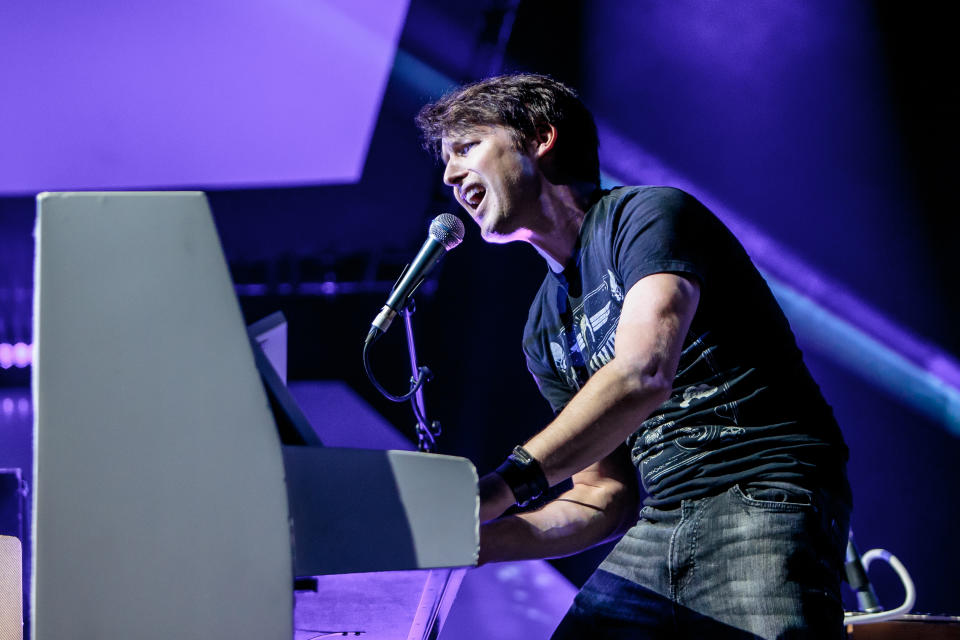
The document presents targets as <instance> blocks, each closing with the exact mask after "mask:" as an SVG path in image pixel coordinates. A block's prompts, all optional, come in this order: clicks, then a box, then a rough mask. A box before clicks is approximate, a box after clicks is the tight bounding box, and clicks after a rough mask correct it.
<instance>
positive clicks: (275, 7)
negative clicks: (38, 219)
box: [0, 0, 408, 193]
mask: <svg viewBox="0 0 960 640" xmlns="http://www.w3.org/2000/svg"><path fill="white" fill-rule="evenodd" d="M407 4H408V0H317V1H315V2H310V1H306V0H281V1H279V2H228V1H227V0H212V1H210V2H203V3H194V2H189V1H187V0H171V1H170V2H164V3H157V4H153V3H147V4H142V3H137V4H129V3H123V2H119V1H118V0H105V1H104V2H97V3H94V4H93V5H89V4H73V3H63V2H54V3H35V2H13V3H6V4H5V6H4V8H3V11H2V16H3V17H2V19H0V59H2V60H4V64H3V65H0V86H3V88H4V96H5V99H4V100H2V101H0V139H2V140H3V144H2V145H0V193H35V192H37V191H43V190H50V191H60V190H68V191H69V190H78V189H129V188H144V187H170V186H195V187H196V186H199V187H227V186H250V185H289V184H304V183H307V184H320V183H348V182H355V181H356V180H358V179H359V177H360V174H361V172H362V169H363V164H364V161H365V158H366V153H367V147H368V145H369V142H370V137H371V135H372V133H373V127H374V123H375V121H376V117H377V113H378V111H379V108H380V101H381V99H382V97H383V92H384V89H385V87H386V82H387V78H388V76H389V73H390V68H391V65H392V63H393V58H394V53H395V49H396V43H397V40H398V38H399V34H400V29H401V27H402V26H403V21H404V18H405V16H406V10H407Z"/></svg>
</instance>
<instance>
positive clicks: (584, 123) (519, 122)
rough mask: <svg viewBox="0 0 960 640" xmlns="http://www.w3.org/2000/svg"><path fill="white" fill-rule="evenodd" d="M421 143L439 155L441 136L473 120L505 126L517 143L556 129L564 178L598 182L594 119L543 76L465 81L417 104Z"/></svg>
mask: <svg viewBox="0 0 960 640" xmlns="http://www.w3.org/2000/svg"><path fill="white" fill-rule="evenodd" d="M416 122H417V126H418V127H420V131H421V132H422V133H423V146H424V148H425V149H427V150H428V151H431V152H433V154H434V155H435V156H437V157H439V156H440V141H441V139H442V138H443V137H444V136H448V137H449V136H455V135H460V134H463V133H466V132H468V131H469V130H471V129H473V128H474V127H478V126H496V125H499V126H502V127H506V128H507V129H509V130H510V131H511V133H512V135H513V139H514V142H515V143H516V144H517V148H518V149H521V148H523V147H524V146H525V145H526V143H528V142H530V141H532V140H535V139H536V136H537V128H538V127H539V126H541V125H543V124H551V125H553V126H554V127H556V129H557V132H558V134H559V135H558V138H557V145H556V147H555V153H556V165H555V168H556V169H557V171H558V172H560V175H561V176H562V178H563V179H565V180H570V181H577V182H580V181H582V182H588V183H591V184H593V185H595V186H599V184H600V160H599V156H598V153H597V146H598V140H597V125H596V124H595V123H594V121H593V116H592V115H591V114H590V111H589V110H588V109H587V108H586V106H584V104H583V102H581V101H580V98H578V97H577V94H576V92H575V91H574V90H573V89H571V88H570V87H568V86H566V85H565V84H563V83H561V82H558V81H556V80H554V79H553V78H550V77H548V76H543V75H537V74H532V73H520V74H512V75H504V76H495V77H493V78H487V79H485V80H480V81H479V82H474V83H472V84H468V85H464V86H463V87H460V88H459V89H455V90H454V91H452V92H450V93H448V94H446V95H445V96H443V97H442V98H440V99H439V100H437V101H436V102H432V103H430V104H428V105H425V106H424V107H423V108H422V109H420V113H418V114H417V118H416Z"/></svg>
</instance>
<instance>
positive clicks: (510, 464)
mask: <svg viewBox="0 0 960 640" xmlns="http://www.w3.org/2000/svg"><path fill="white" fill-rule="evenodd" d="M497 475H499V476H500V477H501V478H503V481H504V482H506V483H507V486H508V487H510V491H511V492H513V497H514V499H515V501H516V504H517V505H519V506H521V507H524V506H526V505H528V504H530V502H532V501H534V500H536V499H537V498H539V497H540V496H541V495H543V494H544V492H546V491H547V489H549V488H550V485H549V483H548V482H547V476H546V474H544V472H543V468H542V467H541V466H540V463H539V462H537V460H536V459H535V458H534V457H533V456H532V455H530V453H529V452H528V451H527V450H526V449H524V448H523V447H521V446H519V445H518V446H516V447H514V449H513V452H512V453H511V454H510V455H509V456H507V459H506V460H505V461H504V462H503V464H501V465H500V466H499V467H497Z"/></svg>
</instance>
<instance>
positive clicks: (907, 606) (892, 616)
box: [843, 531, 917, 625]
mask: <svg viewBox="0 0 960 640" xmlns="http://www.w3.org/2000/svg"><path fill="white" fill-rule="evenodd" d="M878 558H879V559H881V560H883V561H884V562H886V563H887V564H888V565H890V567H891V568H892V569H893V570H894V571H895V572H896V573H897V577H899V578H900V582H901V583H902V584H903V590H904V597H903V602H902V603H901V604H900V605H899V606H898V607H896V608H894V609H891V610H889V611H884V610H883V607H882V606H880V603H879V602H878V601H877V595H876V594H875V593H874V592H873V587H872V586H871V585H870V581H869V579H868V578H867V569H869V568H870V564H871V563H872V562H873V561H874V560H876V559H878ZM846 573H847V582H848V583H849V584H850V587H851V588H852V589H853V590H854V592H855V593H856V594H857V606H859V607H860V608H861V611H847V612H846V613H845V615H844V618H843V622H844V624H846V625H858V624H866V623H872V622H880V621H883V620H896V619H899V618H903V617H904V616H905V615H906V614H908V613H910V610H911V609H912V608H913V605H914V603H915V602H916V600H917V591H916V589H915V588H914V586H913V579H912V578H910V574H909V573H908V572H907V568H906V567H904V566H903V563H902V562H900V560H898V559H897V557H896V556H895V555H893V554H892V553H890V552H889V551H887V550H886V549H870V550H869V551H867V552H866V553H864V554H863V555H862V556H861V555H860V554H859V553H858V552H857V548H856V545H854V542H853V532H852V531H851V532H850V535H849V537H848V539H847V562H846Z"/></svg>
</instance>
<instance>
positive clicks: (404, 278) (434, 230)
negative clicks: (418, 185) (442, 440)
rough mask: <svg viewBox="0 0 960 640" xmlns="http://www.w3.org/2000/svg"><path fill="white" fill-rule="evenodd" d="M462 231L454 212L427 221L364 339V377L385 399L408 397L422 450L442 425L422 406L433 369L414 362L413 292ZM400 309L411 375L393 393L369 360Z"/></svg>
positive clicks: (433, 442)
mask: <svg viewBox="0 0 960 640" xmlns="http://www.w3.org/2000/svg"><path fill="white" fill-rule="evenodd" d="M463 235H464V228H463V223H462V222H461V221H460V219H459V218H458V217H456V216H455V215H453V214H450V213H441V214H440V215H439V216H437V217H436V218H434V219H433V222H431V223H430V229H429V237H428V238H427V240H426V242H424V243H423V246H422V247H420V251H419V252H418V253H417V256H416V257H415V258H414V259H413V262H412V263H410V264H409V265H407V266H406V267H404V269H403V272H402V273H401V274H400V278H399V279H398V280H397V284H396V285H394V287H393V291H391V292H390V297H389V298H387V303H386V304H385V305H384V306H383V309H381V310H380V313H379V314H377V317H376V318H374V320H373V322H372V323H371V326H370V331H369V333H367V337H366V340H364V343H363V368H364V371H366V373H367V377H368V378H369V379H370V382H371V384H373V386H374V387H376V389H377V391H379V392H380V393H381V394H382V395H383V396H384V397H385V398H387V399H388V400H391V401H393V402H406V401H407V400H410V405H411V407H412V408H413V415H414V416H415V417H416V420H417V425H416V432H417V448H418V449H419V450H420V451H425V452H429V451H434V450H435V449H436V439H437V436H438V435H440V430H441V427H440V423H439V422H437V421H436V420H428V419H427V416H426V409H425V408H424V403H423V385H424V383H425V382H427V381H429V380H431V379H432V378H433V372H431V371H430V369H429V368H428V367H425V366H420V365H418V364H417V350H416V346H415V344H414V338H413V319H412V318H413V313H414V311H415V308H416V305H415V303H414V300H413V297H412V296H413V293H414V292H415V291H416V290H417V287H419V286H420V284H421V283H422V282H423V280H424V278H426V277H427V275H428V274H429V273H430V271H431V270H432V269H433V267H434V266H436V264H437V262H438V261H439V260H440V258H442V257H443V256H444V255H445V254H446V252H447V251H450V250H451V249H453V248H454V247H456V246H457V245H459V244H460V243H461V242H463ZM401 311H402V312H403V319H404V322H405V324H406V329H407V350H408V351H409V353H410V368H411V372H412V376H411V378H410V389H409V390H408V391H407V392H406V393H404V394H402V395H396V394H393V393H390V392H389V391H387V390H386V388H384V387H383V385H381V384H380V382H379V381H378V380H377V378H376V376H375V375H374V374H373V368H372V366H371V364H370V347H371V346H372V345H373V343H374V342H376V341H377V340H378V339H379V338H380V336H382V335H383V334H384V333H385V332H386V330H387V329H388V328H389V327H390V323H391V322H393V319H394V318H395V317H396V316H397V313H399V312H401Z"/></svg>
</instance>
